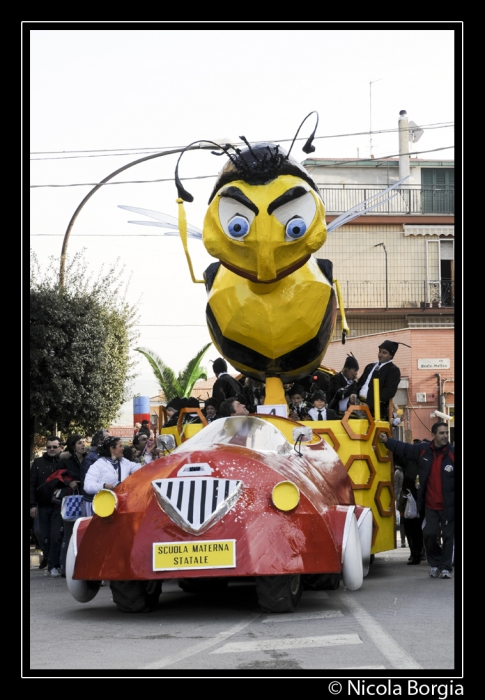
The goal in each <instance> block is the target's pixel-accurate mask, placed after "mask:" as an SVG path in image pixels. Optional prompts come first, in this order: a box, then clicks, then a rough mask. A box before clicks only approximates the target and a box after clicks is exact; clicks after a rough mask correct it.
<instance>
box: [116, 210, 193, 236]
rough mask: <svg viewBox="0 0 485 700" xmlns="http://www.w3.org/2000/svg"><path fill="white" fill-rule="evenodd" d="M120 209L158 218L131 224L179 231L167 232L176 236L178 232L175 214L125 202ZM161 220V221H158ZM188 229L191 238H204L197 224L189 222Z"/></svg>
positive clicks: (131, 222)
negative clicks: (193, 224) (129, 204)
mask: <svg viewBox="0 0 485 700" xmlns="http://www.w3.org/2000/svg"><path fill="white" fill-rule="evenodd" d="M118 207H119V208H120V209H126V210H127V211H132V212H135V214H142V215H143V216H149V217H150V218H152V219H157V222H155V221H129V222H128V223H129V224H139V225H141V226H160V227H161V228H168V229H174V230H175V231H177V233H166V234H165V235H167V236H176V235H179V233H178V220H177V219H176V218H175V217H174V216H170V215H169V214H163V213H162V212H159V211H154V210H153V209H141V208H140V207H129V206H126V205H124V204H118ZM158 222H160V223H158ZM187 231H188V235H189V237H190V238H197V239H199V240H202V231H201V230H200V229H199V228H197V227H196V226H192V225H191V224H187Z"/></svg>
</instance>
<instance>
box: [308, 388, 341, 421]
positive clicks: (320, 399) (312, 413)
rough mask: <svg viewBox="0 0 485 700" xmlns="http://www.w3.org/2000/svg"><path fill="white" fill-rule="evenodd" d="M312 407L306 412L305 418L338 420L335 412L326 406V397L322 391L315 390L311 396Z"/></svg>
mask: <svg viewBox="0 0 485 700" xmlns="http://www.w3.org/2000/svg"><path fill="white" fill-rule="evenodd" d="M310 401H311V402H312V403H313V408H310V409H309V410H308V412H307V416H306V418H305V420H338V418H337V414H336V413H335V411H333V410H332V409H331V408H327V399H326V397H325V394H324V392H323V391H316V392H315V393H314V394H313V395H312V396H311V397H310Z"/></svg>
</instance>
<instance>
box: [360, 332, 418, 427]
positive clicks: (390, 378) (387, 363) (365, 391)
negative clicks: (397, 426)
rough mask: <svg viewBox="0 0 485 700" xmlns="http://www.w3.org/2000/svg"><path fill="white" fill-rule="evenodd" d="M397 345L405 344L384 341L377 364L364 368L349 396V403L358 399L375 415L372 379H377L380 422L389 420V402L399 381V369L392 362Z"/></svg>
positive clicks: (373, 363) (372, 363) (380, 346)
mask: <svg viewBox="0 0 485 700" xmlns="http://www.w3.org/2000/svg"><path fill="white" fill-rule="evenodd" d="M399 345H406V343H395V342H394V341H392V340H384V342H383V343H381V344H380V345H379V352H378V355H377V356H378V360H377V362H371V363H370V364H369V365H367V366H366V368H365V369H364V372H363V373H362V376H361V377H360V379H359V380H358V381H357V385H356V388H355V392H354V393H353V394H351V396H350V403H356V402H357V399H358V400H359V401H360V403H361V404H367V406H369V409H370V412H371V413H372V415H375V414H374V379H379V394H380V405H381V420H389V401H390V399H392V398H394V396H395V395H396V392H397V388H398V386H399V382H400V381H401V372H400V370H399V367H397V366H396V365H395V364H394V363H393V361H392V360H393V357H394V355H395V354H396V352H397V349H398V347H399ZM407 347H409V345H408V346H407Z"/></svg>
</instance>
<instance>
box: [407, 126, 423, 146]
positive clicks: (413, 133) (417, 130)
mask: <svg viewBox="0 0 485 700" xmlns="http://www.w3.org/2000/svg"><path fill="white" fill-rule="evenodd" d="M408 127H409V140H410V141H411V143H416V142H417V141H419V139H420V138H421V136H422V135H423V134H424V129H421V127H420V126H418V125H417V124H415V123H414V122H408Z"/></svg>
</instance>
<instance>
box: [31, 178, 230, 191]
mask: <svg viewBox="0 0 485 700" xmlns="http://www.w3.org/2000/svg"><path fill="white" fill-rule="evenodd" d="M211 177H217V174H216V175H195V176H194V177H181V178H180V179H181V180H206V179H207V178H211ZM173 181H174V178H173V177H162V178H159V179H157V180H123V181H122V182H104V183H103V187H106V186H107V185H144V184H149V183H151V182H173ZM99 184H100V183H99V182H75V183H70V184H66V185H30V188H31V189H34V188H39V187H95V186H96V185H99Z"/></svg>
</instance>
